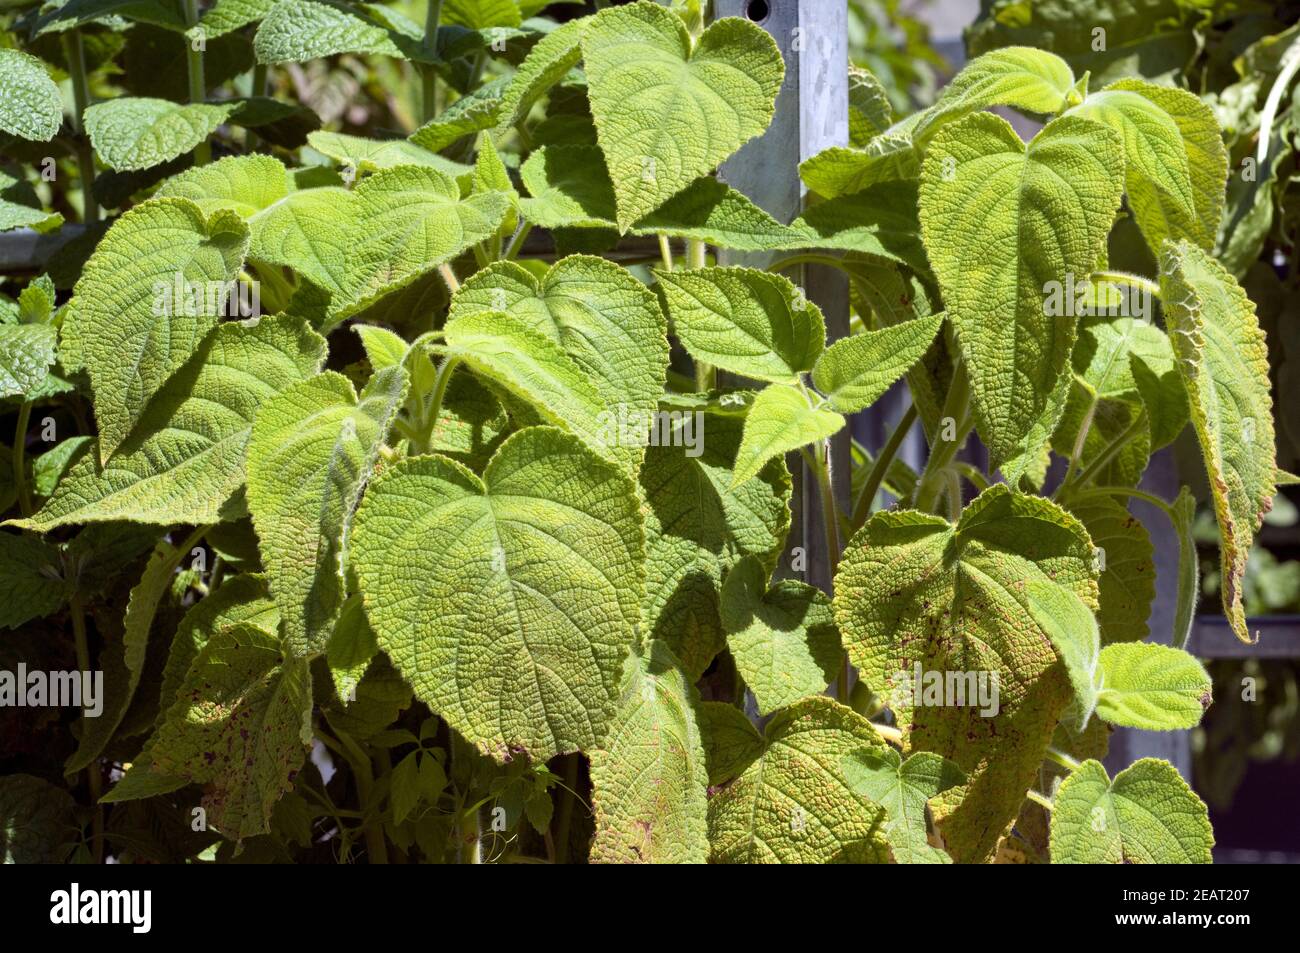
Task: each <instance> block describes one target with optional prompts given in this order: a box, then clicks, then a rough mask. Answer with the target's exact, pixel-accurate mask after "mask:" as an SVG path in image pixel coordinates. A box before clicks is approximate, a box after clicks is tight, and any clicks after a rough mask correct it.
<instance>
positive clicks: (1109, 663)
mask: <svg viewBox="0 0 1300 953" xmlns="http://www.w3.org/2000/svg"><path fill="white" fill-rule="evenodd" d="M1101 672H1102V678H1103V686H1102V690H1101V694H1100V695H1099V696H1098V699H1097V717H1099V718H1101V719H1103V720H1104V721H1108V722H1110V723H1111V724H1112V725H1124V726H1125V727H1128V728H1141V729H1142V730H1144V731H1174V730H1176V729H1180V728H1195V727H1196V726H1197V724H1199V723H1200V720H1201V715H1202V714H1204V712H1205V709H1207V708H1208V707H1209V706H1210V701H1211V694H1210V693H1211V683H1210V676H1209V675H1208V674H1207V673H1206V671H1205V668H1204V666H1202V665H1201V663H1200V662H1199V661H1197V659H1196V657H1195V656H1192V655H1189V654H1188V653H1186V652H1184V651H1183V650H1182V649H1176V648H1172V647H1170V646H1168V645H1156V644H1153V643H1150V642H1134V643H1131V644H1126V645H1108V646H1106V648H1104V649H1102V652H1101Z"/></svg>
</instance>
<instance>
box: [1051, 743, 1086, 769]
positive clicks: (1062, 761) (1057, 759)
mask: <svg viewBox="0 0 1300 953" xmlns="http://www.w3.org/2000/svg"><path fill="white" fill-rule="evenodd" d="M1047 760H1048V761H1052V762H1054V763H1056V764H1059V765H1060V766H1061V767H1063V768H1068V769H1069V770H1070V771H1078V770H1079V762H1078V761H1077V760H1076V759H1074V758H1072V757H1070V756H1069V755H1068V754H1066V753H1065V752H1064V751H1060V750H1059V749H1057V748H1051V747H1049V748H1048V749H1047Z"/></svg>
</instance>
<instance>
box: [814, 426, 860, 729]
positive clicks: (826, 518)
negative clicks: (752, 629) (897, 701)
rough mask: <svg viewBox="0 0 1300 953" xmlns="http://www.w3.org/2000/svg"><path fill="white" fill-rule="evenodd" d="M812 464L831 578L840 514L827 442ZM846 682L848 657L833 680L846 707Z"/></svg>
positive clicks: (816, 450) (836, 558)
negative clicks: (820, 505) (836, 501)
mask: <svg viewBox="0 0 1300 953" xmlns="http://www.w3.org/2000/svg"><path fill="white" fill-rule="evenodd" d="M805 459H807V457H806V456H805ZM811 464H812V471H813V475H814V476H815V477H816V478H817V495H818V496H819V497H820V498H821V504H822V532H824V533H825V534H826V553H827V558H828V559H829V561H830V574H831V578H834V577H835V573H836V572H837V571H838V570H839V567H840V546H841V542H840V512H839V508H838V507H837V506H836V505H835V488H834V486H833V485H832V482H831V462H830V450H829V441H826V440H819V441H817V443H816V444H814V445H813V455H812V460H811ZM849 680H850V671H849V657H848V655H847V654H845V655H844V656H843V657H842V659H841V661H840V671H839V674H838V675H837V676H836V677H835V694H836V696H837V697H838V698H839V700H840V701H841V702H842V703H844V704H845V705H847V704H848V703H849Z"/></svg>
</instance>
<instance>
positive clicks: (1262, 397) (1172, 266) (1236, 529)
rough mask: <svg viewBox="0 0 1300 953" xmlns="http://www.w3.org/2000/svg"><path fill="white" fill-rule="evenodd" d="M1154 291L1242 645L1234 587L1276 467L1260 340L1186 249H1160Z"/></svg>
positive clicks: (1228, 292) (1247, 313)
mask: <svg viewBox="0 0 1300 953" xmlns="http://www.w3.org/2000/svg"><path fill="white" fill-rule="evenodd" d="M1160 288H1161V298H1162V301H1163V303H1164V311H1165V322H1166V324H1167V325H1168V328H1169V335H1170V339H1171V340H1172V341H1173V345H1174V353H1175V355H1176V356H1177V358H1178V370H1179V372H1180V373H1181V374H1182V377H1183V383H1184V384H1185V385H1186V387H1187V395H1188V399H1189V402H1190V404H1191V414H1192V425H1193V427H1194V428H1195V430H1196V437H1197V440H1198V441H1199V442H1200V445H1201V455H1202V456H1203V457H1204V458H1205V468H1206V471H1207V472H1208V474H1209V478H1210V492H1211V494H1212V496H1213V498H1214V513H1215V516H1216V517H1217V518H1218V524H1219V538H1220V540H1222V544H1223V545H1222V560H1221V562H1222V576H1223V611H1224V614H1225V615H1226V616H1227V617H1228V621H1229V623H1230V624H1231V626H1232V631H1233V632H1234V633H1236V636H1237V638H1239V639H1241V640H1242V641H1243V642H1249V641H1250V632H1249V631H1248V629H1247V627H1246V610H1245V605H1244V603H1243V601H1242V592H1241V580H1242V577H1243V576H1244V575H1245V572H1246V557H1247V554H1249V552H1250V546H1251V540H1252V539H1253V538H1254V535H1255V532H1256V531H1257V530H1258V529H1259V527H1260V524H1261V522H1262V521H1263V519H1264V514H1265V513H1267V512H1268V511H1269V509H1271V508H1272V505H1273V494H1274V492H1275V486H1274V474H1275V471H1276V468H1277V454H1276V449H1275V445H1274V437H1273V409H1272V408H1273V401H1272V398H1271V396H1270V394H1271V388H1270V385H1269V376H1268V350H1267V347H1266V345H1265V342H1264V334H1263V332H1262V331H1261V330H1260V329H1259V322H1258V321H1257V319H1256V318H1255V306H1254V305H1253V304H1251V302H1250V299H1249V298H1247V297H1246V293H1245V292H1244V291H1242V289H1241V286H1240V285H1238V284H1237V282H1236V280H1235V279H1234V278H1233V277H1232V276H1231V275H1230V274H1228V272H1227V271H1226V270H1225V269H1224V267H1223V266H1222V265H1220V264H1219V263H1218V262H1217V261H1215V260H1214V259H1213V258H1211V257H1210V256H1209V255H1208V254H1207V253H1205V252H1204V251H1202V250H1201V249H1199V248H1197V247H1196V246H1194V245H1192V244H1191V243H1190V242H1186V241H1183V242H1178V243H1176V244H1175V243H1172V242H1171V243H1168V244H1166V245H1165V247H1164V250H1163V251H1162V252H1161V255H1160Z"/></svg>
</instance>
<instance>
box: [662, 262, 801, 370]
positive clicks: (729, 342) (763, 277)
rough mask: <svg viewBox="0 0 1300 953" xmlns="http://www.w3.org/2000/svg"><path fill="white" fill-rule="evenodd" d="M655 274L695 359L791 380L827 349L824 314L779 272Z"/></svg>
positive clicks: (676, 327) (716, 270) (675, 324)
mask: <svg viewBox="0 0 1300 953" xmlns="http://www.w3.org/2000/svg"><path fill="white" fill-rule="evenodd" d="M656 275H657V276H658V278H659V284H660V287H662V288H663V292H664V297H665V298H666V299H667V302H668V316H669V317H670V318H672V321H673V328H674V331H675V333H676V334H677V337H678V338H679V339H680V340H681V342H682V344H683V346H684V347H685V348H686V349H687V350H688V351H690V353H691V355H692V356H693V357H695V358H696V359H697V360H701V361H704V362H705V363H707V364H712V365H714V366H716V367H720V368H722V369H723V370H727V371H732V372H733V373H736V374H742V375H744V376H746V377H752V378H755V379H757V380H766V381H780V382H787V383H790V382H793V381H795V380H797V379H798V376H799V374H800V372H802V371H809V370H812V367H813V364H814V363H815V362H816V360H817V358H818V356H819V355H820V354H821V352H822V349H823V348H824V347H825V345H826V325H825V322H824V320H823V319H822V313H821V309H819V308H818V307H817V306H816V305H815V304H813V303H812V302H811V301H809V300H808V299H807V298H806V297H804V295H803V294H802V292H801V291H800V290H799V289H798V288H796V287H795V286H794V285H792V284H791V283H790V282H789V280H787V279H785V278H782V277H781V276H779V275H773V274H768V273H767V272H763V271H757V270H755V269H752V268H707V269H701V270H696V271H674V272H656Z"/></svg>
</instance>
